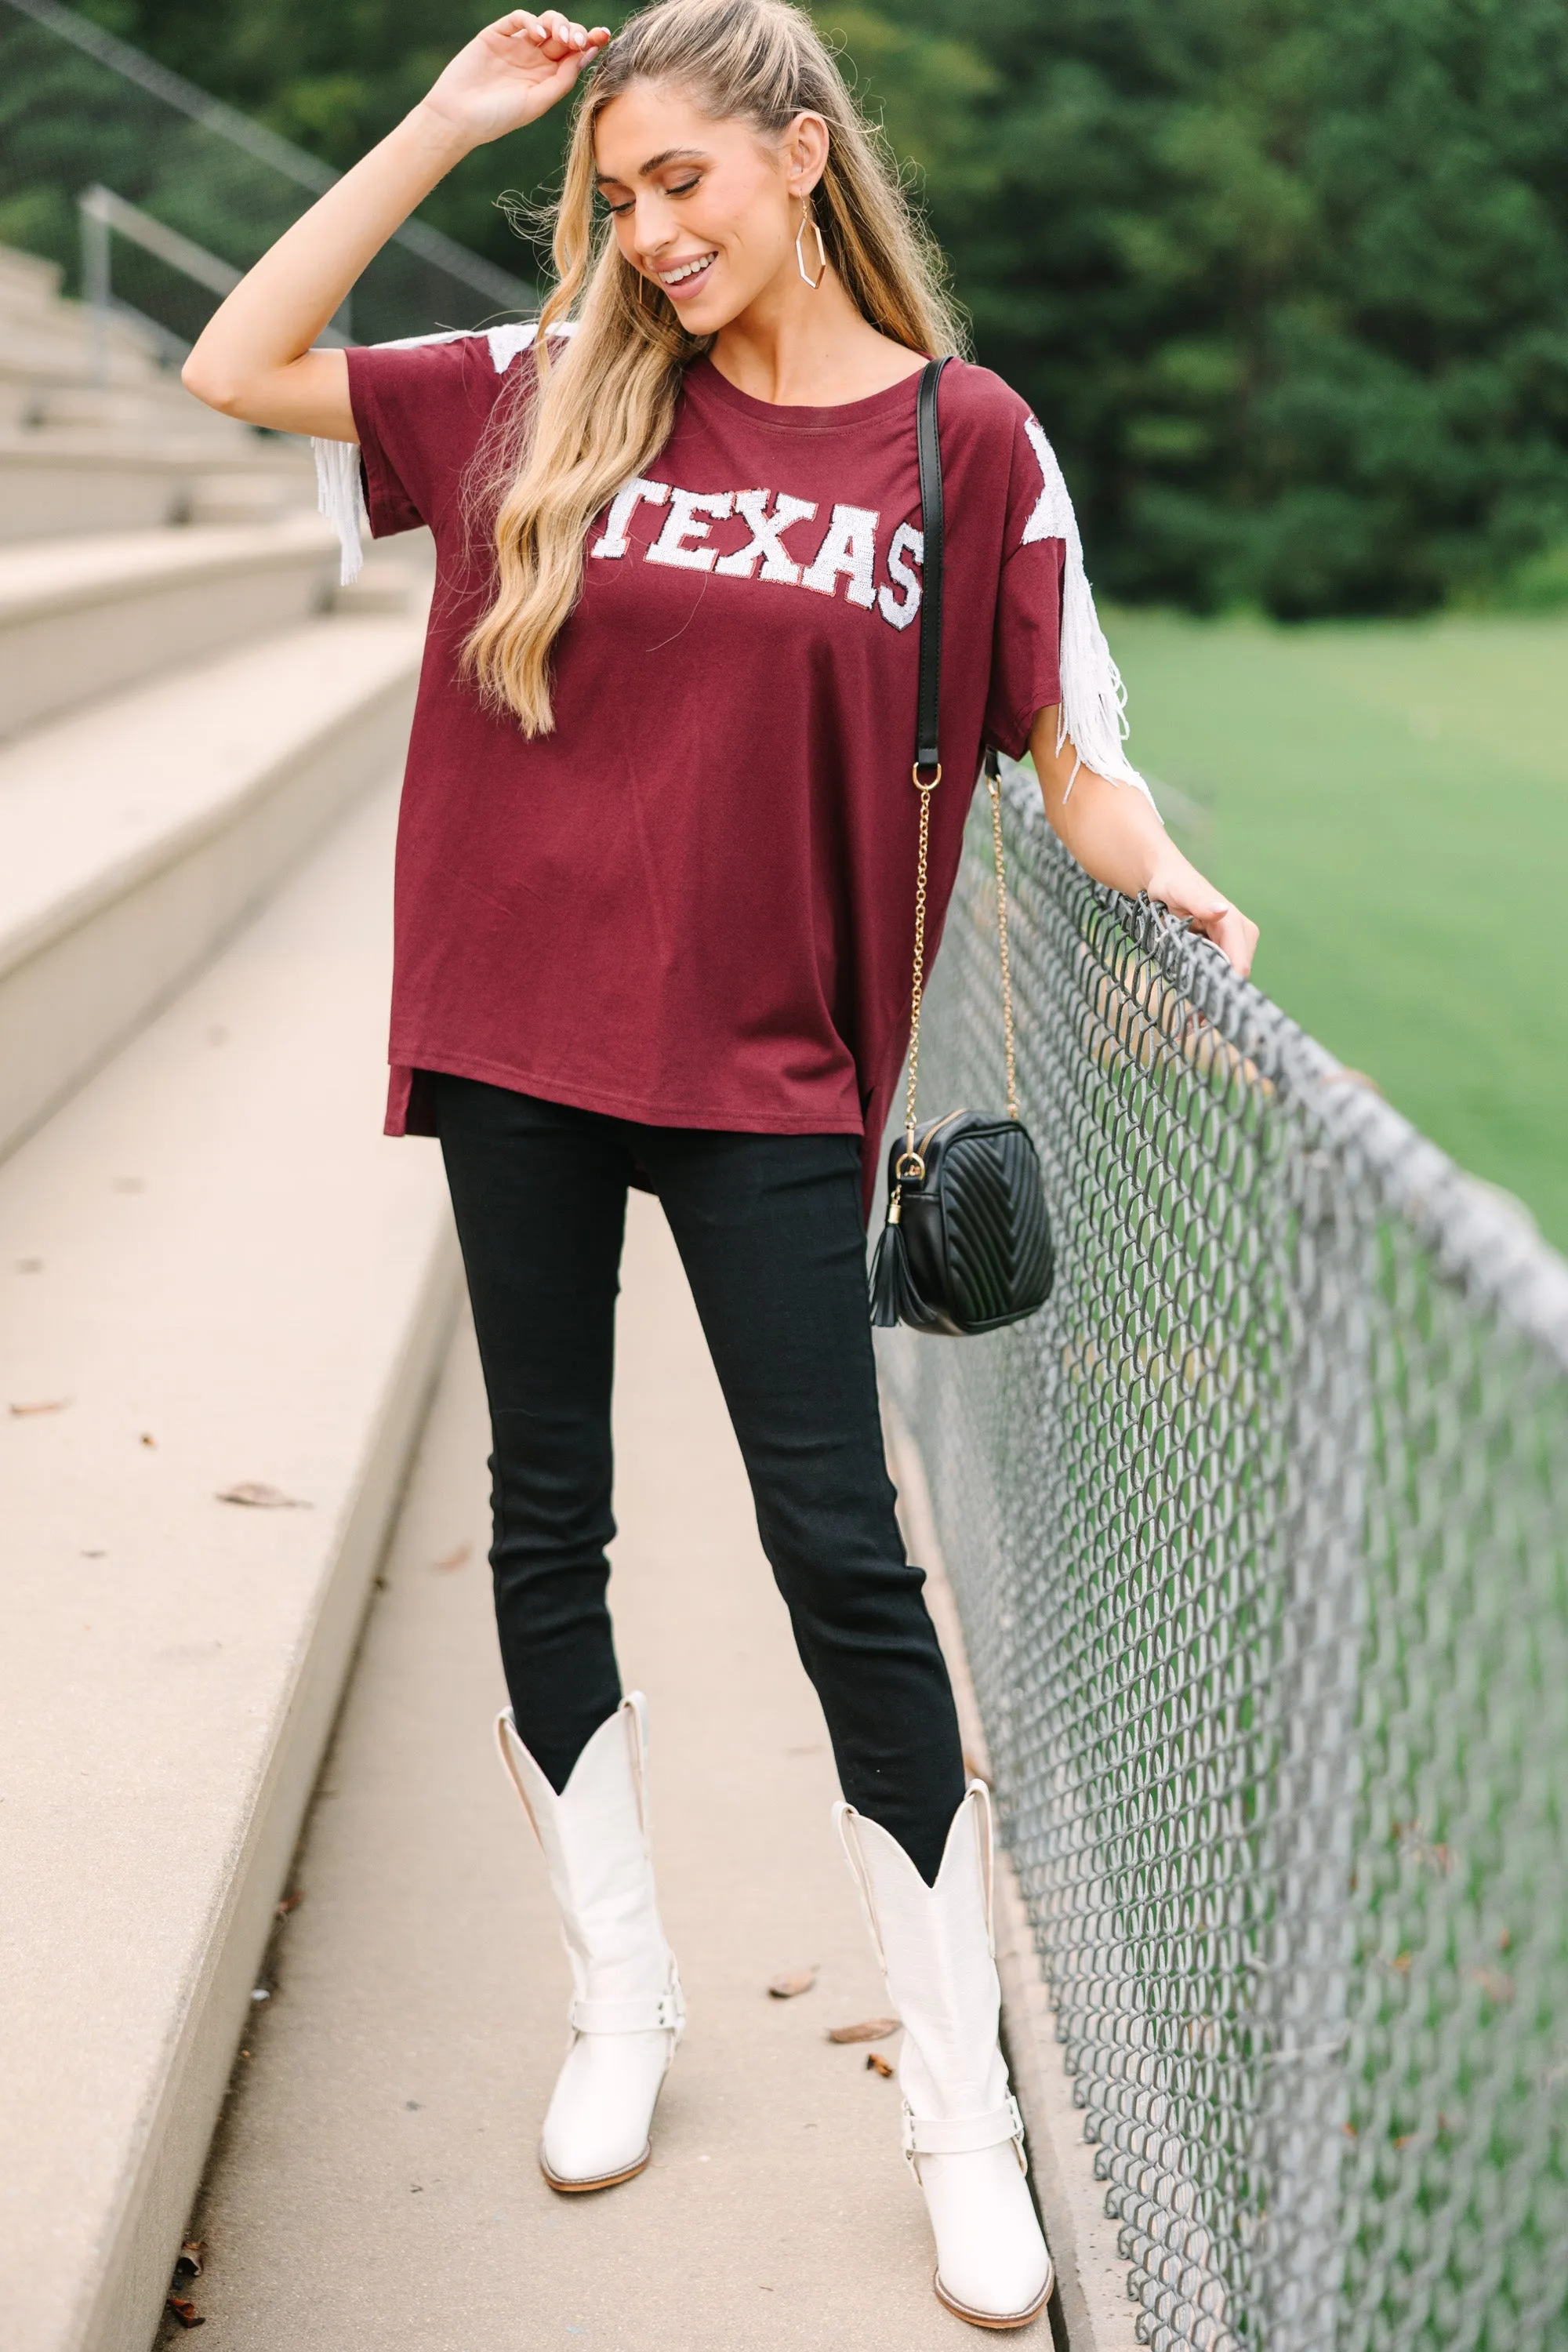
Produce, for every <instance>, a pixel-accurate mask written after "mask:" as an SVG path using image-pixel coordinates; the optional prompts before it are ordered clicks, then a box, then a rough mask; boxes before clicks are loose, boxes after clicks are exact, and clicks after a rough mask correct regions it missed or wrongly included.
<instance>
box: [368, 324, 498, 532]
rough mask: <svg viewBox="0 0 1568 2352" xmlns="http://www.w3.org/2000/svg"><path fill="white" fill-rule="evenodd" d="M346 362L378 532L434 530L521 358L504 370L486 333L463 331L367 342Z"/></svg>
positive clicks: (451, 506) (370, 509)
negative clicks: (427, 338) (445, 337)
mask: <svg viewBox="0 0 1568 2352" xmlns="http://www.w3.org/2000/svg"><path fill="white" fill-rule="evenodd" d="M348 365H349V401H350V404H351V405H352V407H353V416H354V429H355V431H356V433H357V435H358V436H359V446H360V463H361V468H362V471H363V480H364V500H365V511H366V513H367V514H368V515H369V517H370V528H371V535H372V537H373V538H375V539H385V538H388V537H390V536H391V535H392V534H393V533H394V532H396V531H400V530H416V529H417V528H418V526H419V525H420V524H421V523H427V524H428V525H429V526H430V528H431V529H432V530H439V529H440V527H441V524H442V523H443V521H444V520H446V518H447V515H448V514H450V513H451V512H452V511H453V510H454V509H455V506H456V503H457V500H458V494H459V491H460V489H461V486H462V480H463V476H464V474H465V472H466V470H467V468H468V463H469V460H470V459H471V458H472V457H473V454H474V451H475V449H476V448H477V447H478V446H479V436H480V435H481V434H482V433H483V431H484V429H485V426H486V425H487V424H488V423H489V418H490V415H491V414H492V412H493V410H494V408H495V405H496V402H497V400H498V398H499V397H500V393H501V390H502V388H503V386H504V385H505V384H507V383H508V382H509V380H510V378H511V377H512V376H513V375H514V374H515V371H516V363H515V362H514V363H513V367H512V368H510V369H509V370H508V371H507V373H506V374H504V375H500V374H498V373H496V369H495V366H494V363H493V362H492V361H491V358H490V351H489V343H488V341H486V339H485V337H484V336H483V335H462V336H459V337H458V338H456V339H454V340H451V341H442V342H429V343H413V344H396V343H380V344H375V343H373V344H369V345H367V346H365V347H363V349H360V350H354V351H351V352H349V353H348Z"/></svg>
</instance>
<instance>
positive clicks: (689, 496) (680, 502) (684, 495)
mask: <svg viewBox="0 0 1568 2352" xmlns="http://www.w3.org/2000/svg"><path fill="white" fill-rule="evenodd" d="M734 511H735V499H734V493H733V492H732V491H731V490H712V491H707V490H671V492H670V494H669V512H668V515H667V516H666V517H665V520H664V529H663V530H661V531H660V532H659V535H658V538H657V539H656V540H655V541H654V542H653V545H652V546H651V547H650V548H649V549H648V551H647V560H648V562H650V563H673V564H674V565H675V566H676V567H677V568H678V570H679V571H682V572H711V571H712V569H713V564H714V561H715V559H716V557H717V555H718V553H719V551H718V549H717V548H716V547H696V546H693V545H692V544H691V542H692V541H694V540H699V539H706V538H707V536H708V534H709V532H710V530H712V528H713V525H714V523H716V522H724V521H726V520H728V518H729V517H730V516H731V515H732V514H733V513H734ZM704 516H708V517H710V520H708V521H704V520H703V517H704Z"/></svg>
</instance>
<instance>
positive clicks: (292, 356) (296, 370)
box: [182, 8, 610, 441]
mask: <svg viewBox="0 0 1568 2352" xmlns="http://www.w3.org/2000/svg"><path fill="white" fill-rule="evenodd" d="M609 37H610V36H609V34H608V33H607V32H606V31H605V28H604V27H603V26H598V27H596V28H595V30H593V31H592V32H590V31H587V30H585V29H584V26H581V25H578V24H574V22H573V21H572V19H571V18H570V17H568V16H562V15H561V13H560V12H559V10H557V9H553V8H552V9H549V10H547V11H546V13H545V14H544V15H543V16H530V15H529V14H528V12H527V10H526V9H521V8H520V9H515V10H514V11H513V12H512V14H511V15H510V16H501V17H500V18H498V19H497V21H496V23H495V24H493V25H488V26H486V27H485V29H484V31H483V32H482V33H479V34H477V35H476V36H475V37H474V38H473V40H471V41H470V42H469V43H468V47H467V48H465V49H460V50H459V51H458V55H457V56H456V57H455V58H453V59H452V62H451V64H450V65H449V66H448V67H447V69H446V71H445V72H444V73H443V74H442V76H441V78H440V79H439V80H438V81H437V83H436V85H435V87H434V88H433V89H431V91H430V93H429V95H428V97H426V98H423V99H421V100H420V101H419V104H418V105H417V106H416V108H415V109H414V110H413V112H412V113H411V114H408V115H405V118H404V120H403V121H401V122H400V123H399V124H398V125H397V128H396V129H395V131H389V132H388V134H387V136H386V137H385V138H384V140H383V141H382V142H381V144H380V145H379V146H378V147H373V148H372V149H371V152H370V153H369V154H368V155H367V156H365V158H364V159H363V162H362V163H356V164H355V165H354V167H353V171H352V172H346V173H344V174H343V177H342V179H341V180H339V181H338V182H337V183H336V184H334V185H333V186H332V187H331V188H329V189H328V191H327V193H326V194H325V195H324V196H322V197H321V199H320V200H319V201H318V202H317V203H316V204H313V205H311V207H310V211H309V212H308V213H306V214H305V215H303V217H302V218H301V219H300V220H297V221H296V222H295V224H294V226H293V227H292V228H290V229H289V230H287V231H286V232H285V233H284V235H283V236H280V237H279V240H278V242H277V244H276V245H275V246H273V247H271V248H270V250H269V251H268V252H267V253H264V254H263V255H262V257H261V259H260V260H259V261H258V263H257V265H256V267H255V268H254V269H251V270H249V271H247V274H246V276H245V277H244V278H241V280H240V282H239V284H238V285H237V287H236V288H235V289H234V291H233V293H232V294H230V295H229V296H228V298H227V299H226V301H225V302H224V303H223V304H222V306H221V307H220V308H219V309H218V310H216V312H215V313H214V315H213V317H212V318H211V319H210V320H208V321H207V324H206V327H205V330H204V331H203V333H202V336H201V339H200V341H198V342H197V344H196V346H195V350H194V351H193V352H192V353H191V355H190V357H189V359H188V360H187V361H186V362H185V364H184V370H183V371H182V373H183V378H184V383H185V385H186V387H187V389H188V390H189V391H191V392H194V393H195V395H196V398H197V399H198V400H203V401H205V403H206V404H207V406H208V407H209V408H221V409H222V410H223V411H224V412H225V414H226V415H229V416H242V417H244V418H245V420H246V422H247V424H250V425H270V426H272V427H273V429H274V430H275V431H277V432H280V433H319V434H321V435H322V436H324V437H325V438H327V439H330V440H334V441H353V440H354V439H355V438H356V437H357V436H356V434H355V431H354V421H353V410H352V409H351V407H350V405H349V378H348V366H347V362H345V360H344V358H343V354H342V352H341V351H315V350H313V349H312V348H311V346H312V345H313V343H314V342H315V340H316V337H317V336H318V335H319V334H320V333H321V330H322V328H323V327H324V326H325V325H326V324H327V321H328V320H330V319H331V317H332V315H333V313H334V312H335V311H336V310H338V308H339V306H340V305H341V304H342V300H343V298H344V296H345V295H346V294H347V293H348V291H349V289H350V288H351V287H352V286H353V283H354V280H355V279H356V278H358V277H359V275H360V273H361V271H362V270H363V268H365V267H366V265H367V264H368V263H369V262H370V261H372V260H373V259H374V257H375V256H376V254H378V253H379V252H380V250H381V248H382V247H383V246H384V244H385V243H386V241H387V238H388V237H389V236H391V235H392V233H393V231H394V229H395V228H398V227H400V226H402V224H403V222H404V221H405V220H406V219H407V217H408V215H409V214H410V213H411V212H413V210H414V209H415V206H416V205H419V204H421V203H423V201H424V199H425V198H426V196H427V195H428V194H429V193H430V191H431V189H432V188H433V187H435V186H436V185H437V183H438V182H439V181H441V180H443V179H444V178H445V177H446V175H447V173H448V172H449V171H450V170H451V169H452V166H453V164H454V163H459V162H461V160H462V158H463V157H464V156H465V155H467V154H468V153H469V152H471V150H472V149H474V148H475V147H481V146H483V145H484V144H485V143H486V142H487V141H489V140H491V139H500V138H502V137H504V135H505V134H506V132H507V131H517V130H520V129H521V126H522V125H523V124H524V123H525V122H532V121H536V120H537V118H538V117H539V116H540V115H542V114H543V113H545V112H546V111H547V110H548V109H549V108H551V107H552V106H553V105H554V103H555V101H556V100H557V99H558V98H563V97H564V96H565V95H566V93H567V91H568V90H569V89H571V88H572V87H573V85H574V82H575V81H576V79H577V77H578V75H579V74H580V73H581V72H582V70H583V68H584V66H585V65H586V64H587V63H588V62H589V60H590V59H591V58H594V57H595V56H596V55H597V53H598V52H599V50H601V49H602V48H603V47H605V43H606V42H607V41H608V39H609Z"/></svg>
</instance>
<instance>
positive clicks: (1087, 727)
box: [1019, 416, 1158, 814]
mask: <svg viewBox="0 0 1568 2352" xmlns="http://www.w3.org/2000/svg"><path fill="white" fill-rule="evenodd" d="M1024 429H1025V431H1026V433H1027V434H1028V436H1029V440H1030V443H1031V446H1033V448H1034V452H1035V455H1036V457H1037V458H1038V459H1039V465H1040V474H1041V478H1042V483H1043V487H1042V488H1041V491H1040V495H1039V499H1038V501H1037V504H1036V507H1035V510H1034V513H1033V514H1032V515H1031V516H1030V517H1029V520H1028V521H1027V522H1026V524H1025V526H1024V536H1023V538H1022V540H1021V541H1019V544H1020V546H1024V547H1027V546H1028V545H1029V544H1030V542H1031V541H1034V540H1038V539H1059V540H1063V541H1066V543H1067V566H1066V572H1065V575H1064V578H1063V581H1062V642H1061V676H1062V702H1061V716H1060V719H1059V720H1058V726H1057V749H1058V751H1059V750H1060V749H1061V747H1062V745H1063V744H1064V743H1065V742H1068V741H1069V740H1070V742H1071V744H1072V747H1073V750H1074V751H1075V753H1076V754H1077V765H1075V767H1074V769H1073V772H1072V776H1071V777H1069V779H1068V792H1069V793H1070V792H1071V790H1072V787H1073V782H1074V780H1075V779H1076V777H1077V775H1078V771H1079V768H1092V769H1093V771H1094V772H1095V774H1096V775H1100V776H1109V777H1110V781H1111V782H1112V783H1117V784H1133V785H1135V786H1136V787H1137V789H1138V791H1139V792H1141V793H1142V794H1143V797H1144V799H1145V800H1146V801H1147V802H1148V803H1149V805H1150V807H1151V808H1152V807H1153V806H1154V795H1153V793H1152V792H1151V791H1150V790H1149V787H1148V785H1147V784H1146V783H1145V782H1144V781H1143V779H1142V776H1141V775H1140V774H1139V772H1138V771H1137V769H1136V768H1135V767H1133V765H1132V764H1131V761H1130V760H1129V759H1128V757H1127V754H1126V752H1125V751H1123V750H1122V748H1121V747H1122V745H1123V743H1124V742H1125V741H1126V740H1127V734H1128V727H1127V716H1126V712H1127V688H1125V686H1123V684H1122V682H1121V671H1120V670H1119V669H1118V668H1117V667H1116V664H1115V662H1114V661H1113V660H1112V659H1111V654H1110V646H1108V645H1107V644H1106V642H1105V632H1104V630H1103V629H1102V628H1101V627H1100V615H1099V614H1098V613H1097V612H1096V611H1095V609H1094V592H1093V590H1092V589H1091V588H1090V586H1089V576H1088V574H1087V573H1086V572H1085V571H1084V568H1083V541H1082V540H1081V539H1080V538H1079V528H1078V517H1077V516H1076V515H1075V514H1074V512H1073V506H1072V499H1071V497H1070V496H1069V495H1068V486H1067V483H1066V481H1065V479H1064V478H1063V475H1062V469H1061V467H1060V466H1059V465H1058V463H1057V453H1056V451H1055V450H1054V449H1053V448H1052V447H1051V445H1050V443H1049V442H1048V441H1047V438H1046V436H1045V434H1044V432H1043V431H1042V430H1041V428H1040V426H1039V425H1038V424H1037V421H1036V419H1035V418H1034V417H1032V416H1031V417H1028V418H1026V421H1025V428H1024ZM1155 814H1158V811H1157V810H1156V812H1155Z"/></svg>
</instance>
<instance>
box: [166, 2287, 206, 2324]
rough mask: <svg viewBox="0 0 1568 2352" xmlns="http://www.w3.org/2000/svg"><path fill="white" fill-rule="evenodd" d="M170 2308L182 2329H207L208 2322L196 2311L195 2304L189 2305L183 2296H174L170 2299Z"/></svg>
mask: <svg viewBox="0 0 1568 2352" xmlns="http://www.w3.org/2000/svg"><path fill="white" fill-rule="evenodd" d="M169 2308H170V2310H171V2311H172V2312H173V2313H174V2316H175V2318H176V2319H177V2320H178V2321H179V2323H180V2326H182V2327H205V2326H206V2321H205V2319H204V2318H203V2316H202V2315H201V2313H200V2312H199V2311H198V2310H197V2309H196V2306H195V2304H194V2303H187V2302H186V2301H185V2299H184V2296H183V2295H178V2294H172V2295H171V2296H170V2297H169Z"/></svg>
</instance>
